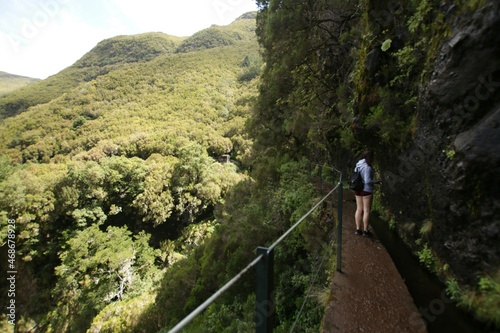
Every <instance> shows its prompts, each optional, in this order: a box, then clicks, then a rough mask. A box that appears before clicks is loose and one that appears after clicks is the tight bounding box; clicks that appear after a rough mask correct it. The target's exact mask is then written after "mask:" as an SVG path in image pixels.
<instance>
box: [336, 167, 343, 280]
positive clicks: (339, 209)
mask: <svg viewBox="0 0 500 333" xmlns="http://www.w3.org/2000/svg"><path fill="white" fill-rule="evenodd" d="M338 191H339V192H338V195H337V197H338V207H337V215H338V217H337V220H338V225H337V272H342V203H343V198H342V194H343V191H344V189H343V186H342V173H340V179H339V186H338Z"/></svg>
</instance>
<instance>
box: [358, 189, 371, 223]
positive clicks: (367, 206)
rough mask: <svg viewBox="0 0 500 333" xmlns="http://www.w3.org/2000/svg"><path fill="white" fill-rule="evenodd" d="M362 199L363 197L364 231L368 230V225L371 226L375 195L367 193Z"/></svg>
mask: <svg viewBox="0 0 500 333" xmlns="http://www.w3.org/2000/svg"><path fill="white" fill-rule="evenodd" d="M362 199H363V227H364V231H368V227H369V226H370V211H371V209H372V201H373V195H367V196H365V197H362ZM356 212H357V210H356Z"/></svg>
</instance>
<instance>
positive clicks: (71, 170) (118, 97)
mask: <svg viewBox="0 0 500 333" xmlns="http://www.w3.org/2000/svg"><path fill="white" fill-rule="evenodd" d="M200 33H201V32H200ZM200 33H199V34H200ZM202 33H203V36H204V37H203V38H204V39H203V38H201V39H200V38H199V37H198V35H195V36H193V37H188V38H184V39H179V38H176V37H175V38H174V37H171V36H167V35H162V34H159V33H152V34H142V35H136V36H119V37H116V38H111V39H109V40H105V41H102V42H101V43H99V44H98V45H97V46H96V47H95V48H94V49H93V50H91V51H90V52H89V53H87V54H86V55H84V56H83V57H82V58H81V59H80V60H79V61H77V62H76V63H75V64H74V65H73V66H71V67H69V68H67V69H65V70H63V71H62V72H60V73H59V74H57V75H54V76H52V77H50V78H48V79H47V80H43V81H40V82H38V83H36V84H33V85H31V86H29V87H25V88H23V89H20V90H18V91H16V92H14V93H12V94H8V95H5V96H4V97H3V98H2V101H1V105H2V108H3V111H4V116H6V118H5V119H3V120H2V122H1V124H0V133H1V134H0V152H1V157H0V216H1V219H2V224H1V225H2V244H3V247H6V246H7V244H6V243H5V242H6V239H7V238H6V237H7V229H8V223H7V222H9V221H10V222H11V224H13V223H14V224H15V228H16V230H15V234H16V236H17V237H16V251H15V254H16V268H17V271H18V272H19V274H18V279H17V281H16V283H17V286H18V288H17V294H16V302H17V307H16V309H17V313H16V314H17V318H16V321H17V323H18V329H19V331H29V330H31V329H33V328H34V327H37V330H41V331H54V332H68V331H73V332H76V331H86V330H87V329H88V328H89V327H90V326H91V324H92V321H93V320H94V318H95V317H96V316H97V315H98V314H99V313H100V312H101V311H102V310H103V309H105V308H106V306H108V305H113V306H114V307H115V308H116V307H124V308H126V307H127V306H129V305H128V304H135V305H134V307H133V311H134V312H133V314H134V315H136V316H139V315H140V314H141V313H140V311H141V307H144V306H146V305H148V304H150V302H151V301H154V294H155V292H156V288H157V285H158V283H159V281H160V279H161V278H162V276H163V274H164V273H165V271H166V270H168V268H169V267H170V266H171V265H173V264H174V263H175V262H176V261H178V260H181V259H182V258H184V257H185V256H186V255H187V254H188V253H190V251H191V250H192V248H194V247H196V246H199V245H200V243H202V242H203V239H204V238H205V236H207V235H210V234H211V233H212V232H213V230H214V228H215V226H216V224H217V222H216V221H215V220H214V208H215V207H216V206H217V205H218V204H220V203H221V201H222V198H223V197H224V195H225V194H226V193H227V192H228V190H229V189H230V188H231V187H232V186H234V185H235V184H236V183H238V182H240V181H242V180H245V179H247V176H246V175H245V172H244V170H245V169H246V168H247V166H248V157H249V152H250V149H251V141H250V140H249V138H248V135H247V134H246V132H245V131H244V124H245V122H246V120H247V118H248V115H249V114H250V111H249V110H250V104H251V102H252V101H253V100H254V99H255V96H256V83H257V81H256V79H255V78H256V77H257V76H258V75H259V71H260V67H261V64H262V62H261V61H260V60H259V59H260V58H259V54H258V46H257V41H256V37H255V15H247V16H245V18H241V19H239V20H237V21H235V22H234V23H233V24H231V25H229V26H226V27H215V26H214V27H212V28H209V29H207V30H206V31H204V32H202ZM220 34H222V35H223V36H227V38H226V37H224V38H225V39H224V38H222V39H221V38H220ZM234 36H237V38H236V37H234ZM212 37H213V39H212ZM233 37H234V38H233ZM193 40H194V41H195V42H194V41H193ZM205 44H206V45H205ZM180 45H183V47H184V48H183V49H182V52H180V51H179V50H178V49H177V47H179V46H180ZM188 45H190V48H189V50H187V49H186V47H187V46H188ZM223 155H224V156H223ZM229 159H231V161H230V162H229ZM6 253H7V250H6V248H5V251H3V249H2V254H6ZM2 258H3V259H5V260H2V269H3V270H4V271H7V270H8V269H7V267H6V263H7V258H6V257H5V258H4V257H2ZM5 288H7V285H6V282H5V280H4V281H3V282H2V293H1V297H2V302H3V303H2V304H7V303H4V302H8V300H7V292H4V291H6V289H5ZM107 311H109V310H107ZM2 315H4V314H2ZM128 315H129V314H124V317H123V320H124V323H123V325H126V326H130V323H127V322H126V320H128V319H127V318H128V317H127V316H128ZM107 318H108V317H104V319H103V318H101V319H100V320H101V321H103V322H104V323H100V324H99V325H100V326H102V325H106V324H107V320H108V319H107ZM4 320H5V319H4ZM113 320H116V318H114V319H113ZM3 324H4V325H6V326H5V327H4V328H6V327H7V326H8V325H9V324H7V322H6V321H4V323H3ZM108 325H111V326H110V327H113V326H115V324H114V322H113V324H109V323H108Z"/></svg>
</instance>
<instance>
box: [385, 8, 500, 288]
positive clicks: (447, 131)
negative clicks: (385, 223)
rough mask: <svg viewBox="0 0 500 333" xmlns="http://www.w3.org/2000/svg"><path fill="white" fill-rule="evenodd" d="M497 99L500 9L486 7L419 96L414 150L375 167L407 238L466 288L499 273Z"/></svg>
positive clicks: (461, 21) (457, 37)
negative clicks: (422, 245)
mask: <svg viewBox="0 0 500 333" xmlns="http://www.w3.org/2000/svg"><path fill="white" fill-rule="evenodd" d="M499 92H500V5H499V3H498V2H497V1H489V4H488V5H486V6H485V7H483V8H482V9H481V10H479V11H477V12H476V13H475V14H474V15H472V16H466V15H463V16H461V17H459V18H458V19H457V20H456V21H455V22H454V23H453V31H452V34H451V35H450V37H449V38H448V39H447V40H446V41H445V42H444V44H443V45H442V48H441V51H440V54H439V56H438V57H437V59H436V61H435V63H434V70H433V73H432V75H431V80H430V82H428V83H427V84H426V85H424V86H423V87H422V89H421V93H420V96H419V106H418V109H417V112H418V114H417V124H418V125H417V127H416V131H415V137H414V143H413V145H412V146H411V147H410V148H409V149H407V150H406V151H404V152H403V153H402V154H400V155H398V156H383V158H380V160H379V164H380V167H381V170H382V171H383V173H384V177H385V178H386V182H385V184H384V187H383V198H384V202H385V203H386V205H387V206H388V207H389V208H390V209H391V211H393V212H396V215H398V216H397V218H398V220H400V221H403V222H407V223H408V224H407V225H408V226H410V227H407V228H405V230H406V233H407V236H408V237H411V238H413V240H415V239H418V238H424V239H425V240H426V241H428V243H429V244H430V246H431V248H432V249H433V250H434V251H435V253H437V254H438V257H439V258H440V259H442V260H443V261H444V262H446V263H448V264H449V266H450V269H451V272H452V273H453V274H454V275H455V276H457V277H458V278H459V279H460V280H461V282H465V283H468V284H471V285H473V284H475V283H477V278H478V276H480V275H483V274H493V273H495V272H496V271H497V270H498V268H499V266H500V191H499V190H500V187H499V185H500V177H499V176H498V175H500V93H499ZM394 161H397V163H394ZM424 222H426V223H429V222H431V223H432V230H431V231H430V232H429V233H424V232H421V231H420V228H421V226H422V225H423V224H424ZM411 223H415V224H414V225H413V228H412V227H411V226H412V224H411Z"/></svg>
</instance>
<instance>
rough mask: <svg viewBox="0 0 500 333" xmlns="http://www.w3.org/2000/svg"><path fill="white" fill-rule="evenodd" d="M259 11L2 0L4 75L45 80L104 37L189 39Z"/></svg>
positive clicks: (147, 0) (155, 0)
mask: <svg viewBox="0 0 500 333" xmlns="http://www.w3.org/2000/svg"><path fill="white" fill-rule="evenodd" d="M255 10H257V5H256V4H255V0H0V71H3V72H7V73H11V74H16V75H23V76H28V77H34V78H39V79H45V78H47V77H48V76H50V75H54V74H57V73H58V72H59V71H61V70H63V69H64V68H66V67H68V66H71V65H72V64H73V63H75V62H76V61H77V60H78V59H80V58H81V57H82V56H83V55H84V54H85V53H87V52H88V51H90V50H91V49H92V48H93V47H94V46H95V45H96V44H97V43H99V42H100V41H102V40H104V39H106V38H110V37H114V36H118V35H132V34H138V33H144V32H163V33H166V34H169V35H173V36H181V37H183V36H191V35H192V34H194V33H195V32H198V31H200V30H202V29H205V28H208V27H210V26H211V25H213V24H216V25H227V24H229V23H231V22H233V21H234V20H235V19H236V18H238V17H239V16H240V15H242V14H244V13H246V12H249V11H255Z"/></svg>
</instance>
